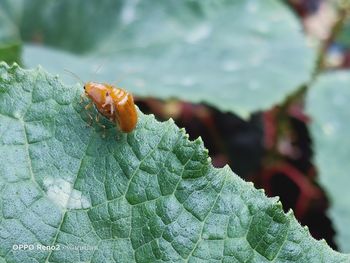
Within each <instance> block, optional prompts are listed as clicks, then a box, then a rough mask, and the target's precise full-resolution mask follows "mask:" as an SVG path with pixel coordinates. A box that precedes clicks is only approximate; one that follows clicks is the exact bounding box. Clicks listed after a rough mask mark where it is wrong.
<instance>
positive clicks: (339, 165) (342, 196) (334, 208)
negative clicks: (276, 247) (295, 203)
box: [307, 71, 350, 252]
mask: <svg viewBox="0 0 350 263" xmlns="http://www.w3.org/2000/svg"><path fill="white" fill-rule="evenodd" d="M349 101H350V73H349V72H345V71H344V72H342V71H340V72H332V73H328V74H324V75H322V76H321V77H319V79H318V80H317V82H316V83H315V84H314V86H312V87H311V89H310V91H309V92H308V96H307V111H308V112H309V114H310V115H311V117H312V120H313V122H312V125H311V133H312V136H313V140H314V147H315V154H316V156H315V160H316V164H317V167H318V169H319V172H320V177H319V178H320V182H321V183H322V185H323V187H324V188H325V189H326V190H327V192H328V193H329V195H330V198H331V201H332V205H331V208H330V215H331V218H332V220H333V223H334V226H335V228H336V232H337V241H338V246H339V247H340V248H341V249H342V251H346V252H350V229H349V222H350V206H349V204H350V192H349V185H350V177H349V171H350V163H349V156H350V141H349V134H350V126H349V120H350V106H349Z"/></svg>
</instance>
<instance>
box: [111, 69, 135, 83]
mask: <svg viewBox="0 0 350 263" xmlns="http://www.w3.org/2000/svg"><path fill="white" fill-rule="evenodd" d="M134 73H136V70H129V71H128V72H125V73H124V74H123V75H122V76H121V77H120V78H119V79H117V80H116V81H113V84H114V85H116V86H118V84H119V83H120V82H122V81H123V80H124V79H125V78H126V77H127V76H129V75H131V74H134Z"/></svg>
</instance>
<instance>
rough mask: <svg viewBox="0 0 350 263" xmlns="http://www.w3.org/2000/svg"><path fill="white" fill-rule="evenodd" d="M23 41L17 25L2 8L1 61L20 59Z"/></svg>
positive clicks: (0, 29) (10, 61) (0, 24)
mask: <svg viewBox="0 0 350 263" xmlns="http://www.w3.org/2000/svg"><path fill="white" fill-rule="evenodd" d="M20 51H21V41H20V37H19V34H18V31H17V27H16V25H15V24H13V22H12V21H11V19H9V17H8V16H7V15H6V14H5V13H4V11H3V10H2V9H0V61H1V60H2V61H6V62H8V63H12V62H14V61H17V62H19V61H20V53H21V52H20Z"/></svg>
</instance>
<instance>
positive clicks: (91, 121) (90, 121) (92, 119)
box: [87, 112, 94, 127]
mask: <svg viewBox="0 0 350 263" xmlns="http://www.w3.org/2000/svg"><path fill="white" fill-rule="evenodd" d="M87 115H88V116H89V118H90V120H89V123H88V126H89V127H90V126H92V123H93V122H94V118H93V117H92V116H91V114H90V113H89V112H88V113H87Z"/></svg>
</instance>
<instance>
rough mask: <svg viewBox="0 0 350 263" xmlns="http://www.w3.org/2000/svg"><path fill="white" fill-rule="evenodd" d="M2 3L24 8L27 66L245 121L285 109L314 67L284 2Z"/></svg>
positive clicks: (11, 10)
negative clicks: (117, 84)
mask: <svg viewBox="0 0 350 263" xmlns="http://www.w3.org/2000/svg"><path fill="white" fill-rule="evenodd" d="M3 1H5V2H6V1H7V2H9V1H10V3H9V4H7V5H5V6H6V7H7V10H8V12H9V13H15V14H18V11H16V10H19V9H23V13H22V16H21V20H20V22H19V27H20V30H21V35H22V37H23V38H24V40H25V41H26V43H27V45H25V47H24V55H23V61H24V64H25V65H27V66H31V67H34V66H36V65H38V64H41V65H44V67H45V68H47V69H48V70H50V71H51V72H55V73H59V74H61V73H63V69H64V68H67V69H69V70H71V71H73V72H75V73H76V74H78V75H79V76H80V77H81V78H82V79H84V80H85V81H86V80H91V79H92V80H95V79H98V80H100V81H107V82H114V81H116V80H118V79H120V78H122V79H123V84H124V85H125V86H127V87H129V89H130V90H131V91H133V92H134V94H137V95H140V96H152V97H157V98H169V97H175V98H179V99H182V100H185V101H190V102H202V101H204V102H207V103H209V104H211V105H214V106H216V107H217V108H219V109H221V110H224V111H233V112H235V113H237V114H239V115H240V116H243V117H247V116H249V114H250V113H251V112H255V111H257V110H261V109H267V108H270V107H271V106H272V105H274V104H276V103H279V102H281V101H282V100H283V99H284V98H285V97H286V96H287V95H288V94H290V93H292V92H293V91H294V90H295V89H296V88H298V87H299V86H300V85H302V84H304V83H305V82H307V81H308V80H309V79H310V75H311V73H312V71H313V68H314V56H315V54H314V52H313V50H311V49H310V48H309V47H307V45H306V41H305V39H304V36H303V34H302V29H301V27H300V25H299V24H298V21H297V19H296V18H295V17H294V15H293V14H292V12H291V11H290V10H289V9H288V8H287V7H286V6H285V5H284V4H283V3H281V1H278V0H265V1H260V0H246V1H230V0H226V1H224V0H222V1H217V0H215V1H214V0H207V1H202V0H200V1H199V0H181V1H180V0H176V1H174V0H173V1H155V0H152V1H150V0H148V1H137V0H134V1H126V0H124V1H114V0H113V1H112V0H109V1H108V0H106V1H102V2H96V1H91V0H90V1H87V0H76V1H70V0H62V1H46V2H43V1H41V0H28V1H23V3H22V4H16V3H12V1H13V0H3ZM19 3H21V2H19ZM21 5H24V7H22V8H20V7H21ZM14 10H15V11H14ZM14 16H15V15H14ZM33 17H35V18H36V19H33ZM32 42H35V43H37V42H39V43H41V44H43V46H33V45H31V44H30V43H32ZM52 47H55V48H56V49H51V48H52ZM68 51H69V52H73V53H75V54H76V55H73V54H71V53H68ZM99 66H102V68H101V70H100V72H99V74H98V76H96V75H95V74H94V72H95V71H96V69H97V68H98V67H99ZM67 78H68V79H69V77H67ZM70 80H71V79H70Z"/></svg>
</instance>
